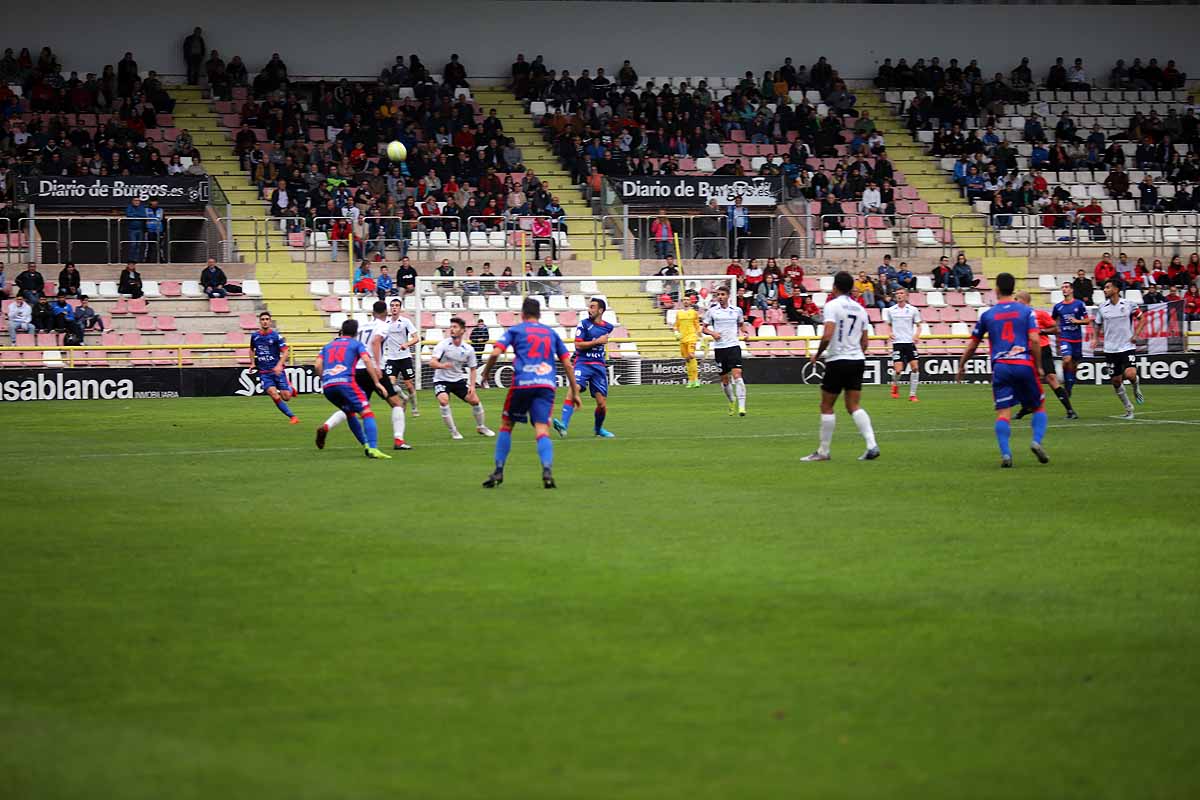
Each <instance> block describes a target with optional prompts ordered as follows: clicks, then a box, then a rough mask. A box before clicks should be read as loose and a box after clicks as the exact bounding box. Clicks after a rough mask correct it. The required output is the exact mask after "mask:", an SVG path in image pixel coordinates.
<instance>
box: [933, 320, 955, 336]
mask: <svg viewBox="0 0 1200 800" xmlns="http://www.w3.org/2000/svg"><path fill="white" fill-rule="evenodd" d="M929 328H930V330H931V331H932V332H933V335H934V336H949V335H950V326H949V325H948V324H947V323H945V322H937V323H934V324H933V325H930V326H929Z"/></svg>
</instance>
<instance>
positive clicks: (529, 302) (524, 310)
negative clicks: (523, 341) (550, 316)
mask: <svg viewBox="0 0 1200 800" xmlns="http://www.w3.org/2000/svg"><path fill="white" fill-rule="evenodd" d="M521 316H523V317H533V318H535V319H541V316H542V304H541V303H539V302H538V300H537V298H536V297H526V298H525V301H524V302H523V303H521Z"/></svg>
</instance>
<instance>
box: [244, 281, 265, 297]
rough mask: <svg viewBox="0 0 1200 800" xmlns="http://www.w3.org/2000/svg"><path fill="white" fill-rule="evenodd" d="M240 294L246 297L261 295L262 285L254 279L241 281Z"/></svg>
mask: <svg viewBox="0 0 1200 800" xmlns="http://www.w3.org/2000/svg"><path fill="white" fill-rule="evenodd" d="M242 294H244V295H245V296H246V297H262V285H261V284H260V283H259V282H258V281H256V280H245V281H242Z"/></svg>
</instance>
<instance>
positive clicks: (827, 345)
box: [800, 271, 879, 461]
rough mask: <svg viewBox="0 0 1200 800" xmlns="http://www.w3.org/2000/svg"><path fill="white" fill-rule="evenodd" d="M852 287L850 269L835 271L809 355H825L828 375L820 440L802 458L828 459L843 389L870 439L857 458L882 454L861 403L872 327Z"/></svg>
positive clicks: (824, 384) (823, 391)
mask: <svg viewBox="0 0 1200 800" xmlns="http://www.w3.org/2000/svg"><path fill="white" fill-rule="evenodd" d="M853 288H854V277H853V276H852V275H851V274H850V273H849V272H844V271H843V272H839V273H838V274H837V275H834V276H833V299H831V300H830V301H829V302H827V303H826V304H825V308H824V309H823V310H822V315H823V319H824V320H825V329H824V331H823V332H822V334H821V344H820V346H819V347H818V348H817V352H815V353H813V354H812V356H811V357H810V358H809V362H810V363H812V364H816V363H817V359H819V358H820V357H821V355H822V354H824V355H825V378H824V379H823V380H822V381H821V444H820V446H819V447H818V448H817V452H815V453H812V454H810V455H807V456H805V457H804V458H802V459H800V460H801V461H828V460H829V446H830V444H831V443H832V442H833V429H834V428H835V427H836V425H837V417H836V416H835V415H834V413H833V411H834V408H833V404H834V403H835V402H837V398H838V395H839V394H841V393H842V392H843V391H844V392H845V393H846V411H848V412H850V416H851V418H853V420H854V424H855V425H856V426H858V432H859V433H861V434H862V437H863V439H864V440H865V441H866V443H867V449H866V452H864V453H863V454H862V455H861V456H859V457H858V460H859V461H871V460H873V459H876V458H879V443H878V442H876V441H875V429H874V428H872V427H871V417H870V415H869V414H867V411H866V409H864V408H862V407H861V406H860V405H859V403H858V400H859V397H860V396H861V395H862V379H863V370H864V368H865V367H866V364H867V348H868V347H869V346H870V339H869V336H870V333H869V331H870V327H869V323H868V320H867V310H866V309H865V308H863V307H862V306H860V305H859V304H858V302H857V301H855V300H854V299H853V298H851V297H850V292H851V290H852V289H853Z"/></svg>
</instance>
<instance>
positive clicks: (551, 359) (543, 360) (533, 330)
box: [483, 297, 579, 489]
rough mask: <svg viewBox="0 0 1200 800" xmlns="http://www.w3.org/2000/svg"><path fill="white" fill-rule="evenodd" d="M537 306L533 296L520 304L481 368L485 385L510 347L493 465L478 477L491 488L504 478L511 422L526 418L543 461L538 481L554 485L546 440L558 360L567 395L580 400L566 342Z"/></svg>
mask: <svg viewBox="0 0 1200 800" xmlns="http://www.w3.org/2000/svg"><path fill="white" fill-rule="evenodd" d="M541 316H542V306H541V303H539V302H538V301H537V300H535V299H534V298H532V297H527V298H525V302H524V303H522V304H521V322H520V324H517V325H514V326H513V327H511V328H509V329H508V330H507V331H505V332H504V335H503V336H501V337H500V338H499V339H498V340H497V341H496V349H495V350H493V351H492V354H491V355H490V356H488V360H487V363H486V364H485V365H484V367H483V381H484V383H485V384H486V383H487V382H488V380H489V379H490V378H491V376H492V370H494V369H495V368H496V361H497V360H498V359H499V358H500V355H501V354H502V353H504V352H505V351H506V350H508V348H510V347H511V348H512V349H513V379H512V386H511V388H509V390H508V397H507V398H505V400H504V411H503V412H502V415H501V423H500V434H499V435H498V436H497V437H496V468H495V469H494V470H492V474H491V475H488V477H487V480H485V481H484V482H483V487H484V488H485V489H493V488H495V487H497V486H499V485H500V484H501V483H503V482H504V464H505V462H506V461H508V453H509V451H510V450H511V449H512V427H513V424H514V423H517V422H525V421H527V420H528V421H529V422H530V423H531V424H532V425H533V430H534V432H535V435H536V436H537V450H538V457H539V458H540V459H541V462H542V486H543V487H544V488H546V489H553V488H555V483H554V475H553V471H552V466H553V463H554V443H553V441H552V440H551V439H550V415H551V413H553V411H554V387H555V385H556V384H557V379H556V377H555V369H554V366H555V364H556V363H557V362H559V361H561V362H562V365H563V369H564V370H566V373H567V380H568V382H569V383H570V385H571V388H570V394H568V395H567V400H568V401H569V402H571V403H572V404H573V405H579V384H578V383H576V382H575V372H574V370H572V369H571V355H570V353H569V352H568V351H567V346H566V344H564V343H563V340H562V339H560V338H559V336H558V334H557V333H555V332H554V331H553V330H552V329H550V328H548V327H546V326H545V325H543V324H542V323H541V321H540V320H541Z"/></svg>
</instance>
